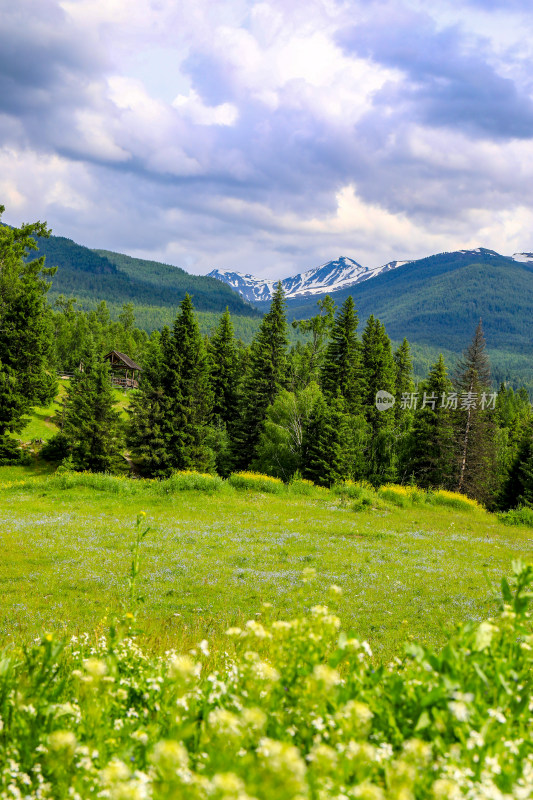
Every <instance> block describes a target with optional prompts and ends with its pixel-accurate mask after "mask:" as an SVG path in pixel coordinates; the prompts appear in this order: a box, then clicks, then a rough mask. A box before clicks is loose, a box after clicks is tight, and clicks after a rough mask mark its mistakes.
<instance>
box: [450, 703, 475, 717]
mask: <svg viewBox="0 0 533 800" xmlns="http://www.w3.org/2000/svg"><path fill="white" fill-rule="evenodd" d="M448 708H449V709H450V711H451V713H452V714H453V716H454V717H455V719H456V720H457V721H458V722H466V721H467V720H468V717H469V716H470V711H469V709H468V706H467V705H466V703H463V702H461V701H458V700H452V701H450V702H449V703H448Z"/></svg>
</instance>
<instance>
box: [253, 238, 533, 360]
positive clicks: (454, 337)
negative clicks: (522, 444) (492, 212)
mask: <svg viewBox="0 0 533 800" xmlns="http://www.w3.org/2000/svg"><path fill="white" fill-rule="evenodd" d="M350 294H351V295H352V296H353V298H354V300H355V303H356V306H357V309H358V311H359V316H360V318H361V320H363V321H364V320H365V319H366V318H367V317H368V316H369V315H370V314H374V315H375V316H377V317H379V318H380V319H381V320H382V321H383V322H384V323H385V325H386V327H387V332H388V333H389V335H390V336H391V337H392V338H393V339H401V338H402V337H403V336H407V338H408V339H409V340H410V341H412V342H416V343H417V344H420V345H430V346H433V347H438V348H443V349H445V350H452V351H455V352H458V351H460V350H462V349H463V348H464V346H465V343H466V342H468V341H469V339H470V338H471V336H472V332H473V330H474V328H475V326H476V324H477V322H478V321H479V319H480V318H482V319H483V326H484V329H485V334H486V337H487V341H488V343H489V346H490V347H492V348H497V349H503V350H510V351H513V352H515V353H525V352H529V350H530V348H531V342H532V341H533V268H532V266H531V265H529V264H525V263H519V262H516V261H513V260H512V259H510V258H506V257H504V256H500V255H498V254H497V253H494V252H493V251H490V250H480V251H479V252H476V253H472V252H470V253H462V252H459V253H442V254H440V255H436V256H430V257H429V258H424V259H421V260H420V261H415V262H412V263H411V264H406V265H405V266H403V267H399V268H398V269H396V270H393V271H391V272H388V273H385V274H383V275H379V276H377V277H376V278H372V279H371V280H368V281H365V282H363V283H361V284H358V285H356V286H353V287H351V288H349V289H343V290H342V291H339V292H335V293H333V294H332V297H333V298H334V300H335V302H336V303H337V305H340V304H341V303H342V302H343V301H344V300H345V299H346V297H348V295H350ZM316 300H317V298H316V297H315V298H312V299H309V300H308V299H305V300H304V301H302V300H298V299H295V300H290V301H289V303H288V305H289V314H290V316H291V317H292V318H301V317H307V316H309V315H310V314H312V313H315V309H316ZM258 306H259V307H262V306H263V304H258Z"/></svg>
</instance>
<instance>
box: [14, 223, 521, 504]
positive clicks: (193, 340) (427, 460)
mask: <svg viewBox="0 0 533 800" xmlns="http://www.w3.org/2000/svg"><path fill="white" fill-rule="evenodd" d="M32 235H38V236H41V237H43V236H46V235H47V230H46V226H44V225H42V224H41V223H35V224H34V225H27V226H22V228H20V229H13V228H7V227H1V228H0V266H1V270H0V459H1V460H2V461H3V462H4V463H6V462H7V461H9V459H14V458H16V449H17V446H18V445H17V441H16V439H15V438H14V434H16V433H17V432H19V431H20V430H21V427H22V425H23V418H24V414H25V413H27V412H28V411H29V409H30V408H31V406H32V405H34V404H36V403H42V402H45V401H46V400H50V399H52V398H53V396H54V394H55V391H56V388H57V384H56V379H55V370H54V369H53V367H54V365H55V366H57V365H59V364H61V368H62V369H65V367H70V370H69V371H72V372H73V377H72V378H71V380H70V381H69V386H68V391H67V396H66V402H65V405H64V410H63V412H62V414H61V418H60V427H61V430H60V433H59V434H57V435H56V436H55V437H53V439H52V440H51V441H50V442H49V443H47V445H46V446H45V448H43V455H44V456H46V457H49V458H53V459H56V460H59V459H63V460H64V461H66V463H67V464H68V465H70V466H72V467H73V468H75V469H93V470H110V471H113V470H118V469H124V466H125V462H124V457H123V453H124V450H125V448H126V452H127V454H128V459H129V461H130V464H131V467H132V469H133V470H134V471H135V472H136V473H138V474H140V475H142V476H146V477H156V478H157V477H165V476H168V475H169V474H171V473H172V472H173V471H175V470H187V469H190V470H200V471H217V472H218V473H219V474H221V475H228V474H229V473H230V472H232V471H235V470H244V469H254V470H258V471H261V472H265V473H268V474H271V475H274V476H276V477H280V478H282V479H283V480H286V481H288V480H290V479H291V478H292V477H294V476H295V475H300V476H302V477H304V478H307V479H309V480H312V481H313V482H315V483H317V484H318V485H324V486H330V485H332V484H334V483H338V482H340V481H345V480H353V481H369V482H370V483H372V484H373V485H379V484H382V483H387V482H392V481H399V482H414V483H416V484H418V485H420V486H422V487H425V488H428V487H441V488H447V489H451V490H460V491H463V492H465V493H466V494H468V495H470V496H472V497H475V498H476V499H478V500H480V501H481V502H484V503H485V504H487V505H489V506H495V505H497V504H500V505H505V506H506V507H509V506H511V505H516V504H517V503H533V419H532V414H531V405H530V402H529V398H528V395H527V392H525V391H522V390H521V391H518V392H515V391H513V389H510V388H507V387H506V386H504V385H502V386H500V389H499V391H498V392H493V389H492V384H491V377H490V365H489V362H488V357H487V354H486V349H485V341H484V338H483V331H482V327H481V323H480V324H479V325H478V328H477V330H476V332H475V335H474V338H473V341H472V343H471V344H470V346H469V347H468V348H467V350H466V351H465V353H464V356H463V359H462V360H461V362H460V363H459V365H458V367H457V368H456V370H455V372H454V374H453V375H452V376H451V377H450V376H449V375H448V371H447V368H446V364H445V362H444V359H443V357H442V356H440V357H439V358H438V360H437V361H436V362H435V364H433V365H432V367H431V369H430V370H429V374H428V375H427V378H426V379H425V380H424V381H423V382H422V383H420V384H418V386H415V383H414V380H413V370H412V361H411V354H410V348H409V343H408V342H407V340H404V341H403V343H402V344H401V345H400V346H399V347H397V348H396V349H395V350H393V348H392V345H391V341H390V339H389V337H388V335H387V333H386V330H385V327H384V325H383V324H382V323H381V322H380V321H379V320H378V319H376V318H375V317H373V316H370V317H369V319H368V320H367V322H366V324H365V326H364V329H363V331H362V332H361V334H360V335H359V330H358V329H359V320H358V315H357V311H356V309H355V305H354V301H353V298H352V297H348V298H347V299H346V300H345V301H344V303H343V304H342V306H341V307H340V308H339V309H337V308H336V307H335V305H334V303H333V301H332V300H331V298H329V297H325V298H324V299H321V300H319V301H318V303H317V313H316V315H315V316H312V317H310V318H308V319H305V320H299V321H296V322H293V323H292V324H293V326H294V328H295V329H296V330H298V331H300V332H301V333H302V334H305V335H306V337H307V339H306V341H305V343H303V342H301V341H299V342H297V344H296V345H293V346H292V347H289V338H288V333H289V327H288V323H287V317H286V305H285V298H284V294H283V289H282V286H281V284H278V286H277V289H276V291H275V294H274V297H273V300H272V303H271V306H270V310H269V311H268V313H267V314H266V315H265V316H264V318H263V320H262V322H261V325H260V327H259V329H258V331H257V334H256V336H255V338H254V340H253V341H252V344H251V345H250V347H244V346H243V345H242V343H241V342H239V341H238V340H237V339H236V337H235V335H234V330H233V323H232V319H231V315H230V313H229V311H228V310H227V309H226V311H225V312H224V313H223V314H222V315H221V317H220V320H219V322H218V325H217V327H216V329H215V330H214V332H213V333H212V335H211V336H209V337H206V336H202V334H201V333H200V329H199V325H198V320H197V317H196V313H195V310H194V307H193V303H192V300H191V298H190V297H189V295H185V297H184V299H183V300H182V301H181V303H180V306H179V312H178V314H177V316H176V319H175V321H174V324H173V326H172V327H165V328H163V330H162V331H161V333H159V332H154V333H152V334H151V335H150V336H148V334H146V333H145V332H144V331H139V329H137V328H136V327H135V324H134V314H133V312H134V309H133V307H132V306H125V307H124V308H123V313H122V315H121V317H120V318H119V320H118V322H112V321H111V320H110V318H109V312H108V311H107V309H106V306H105V303H104V304H100V306H99V307H98V308H97V309H96V310H95V311H93V312H90V313H89V314H83V313H79V312H78V311H76V309H75V306H74V303H73V301H71V300H66V299H65V298H60V299H59V302H58V301H56V305H55V307H54V308H51V307H50V306H49V305H48V304H47V302H46V292H47V289H48V286H49V284H48V282H47V280H46V278H47V271H46V270H45V268H44V261H43V259H36V260H34V261H31V262H28V261H27V259H26V255H27V253H28V252H30V251H31V249H32V248H33V247H34V244H33V239H32ZM48 274H49V271H48ZM112 348H114V349H119V350H121V351H122V352H126V353H128V355H130V356H132V357H134V358H137V359H140V360H141V362H142V367H143V372H142V377H141V381H140V387H139V389H138V390H137V391H134V392H132V394H131V402H130V408H129V412H128V421H127V423H126V424H124V423H123V422H122V421H121V419H120V417H119V414H118V413H117V411H116V410H115V408H114V395H113V391H112V388H111V384H110V381H109V374H108V365H107V364H106V363H105V362H103V361H102V356H103V354H104V351H107V350H108V349H112ZM80 367H81V368H80ZM378 396H382V397H384V398H385V400H386V402H387V403H388V406H386V407H385V408H383V407H380V406H379V403H377V402H376V398H377V397H378Z"/></svg>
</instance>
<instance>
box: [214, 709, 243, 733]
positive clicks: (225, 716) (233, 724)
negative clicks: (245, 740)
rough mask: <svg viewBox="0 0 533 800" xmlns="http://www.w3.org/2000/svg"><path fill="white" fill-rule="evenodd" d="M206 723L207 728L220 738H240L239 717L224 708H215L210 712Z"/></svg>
mask: <svg viewBox="0 0 533 800" xmlns="http://www.w3.org/2000/svg"><path fill="white" fill-rule="evenodd" d="M207 721H208V723H209V727H210V728H211V729H212V730H213V731H214V733H216V734H217V735H218V736H220V737H223V738H225V737H228V738H237V737H240V736H241V733H242V731H241V724H240V720H239V717H237V716H236V714H233V713H232V712H231V711H227V709H225V708H215V709H214V710H213V711H211V712H210V714H209V716H208V718H207Z"/></svg>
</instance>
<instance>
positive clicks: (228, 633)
mask: <svg viewBox="0 0 533 800" xmlns="http://www.w3.org/2000/svg"><path fill="white" fill-rule="evenodd" d="M241 634H242V629H241V628H228V630H227V631H226V636H240V635H241Z"/></svg>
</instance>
